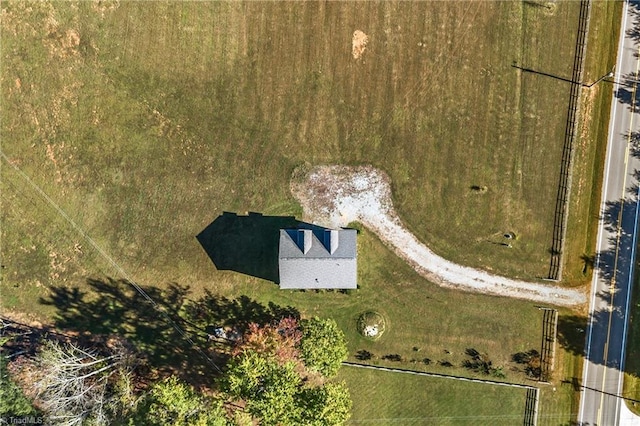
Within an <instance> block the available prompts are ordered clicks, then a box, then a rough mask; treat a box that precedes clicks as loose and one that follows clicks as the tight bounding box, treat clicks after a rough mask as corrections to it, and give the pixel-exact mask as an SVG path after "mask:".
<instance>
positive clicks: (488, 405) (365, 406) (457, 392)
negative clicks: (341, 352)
mask: <svg viewBox="0 0 640 426" xmlns="http://www.w3.org/2000/svg"><path fill="white" fill-rule="evenodd" d="M338 380H344V381H345V382H346V384H347V386H348V387H349V389H350V392H351V398H352V399H353V412H352V416H351V420H350V422H349V424H352V425H361V424H378V425H381V424H403V425H424V424H429V425H515V424H523V421H524V418H525V403H526V394H527V391H526V389H519V388H511V387H505V386H495V385H487V384H481V383H471V382H463V381H458V380H451V379H442V378H435V377H424V376H414V375H410V374H403V373H392V372H387V371H373V370H368V369H361V368H356V367H343V368H342V369H341V370H340V373H339V375H338Z"/></svg>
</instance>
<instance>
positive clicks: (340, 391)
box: [300, 383, 352, 426]
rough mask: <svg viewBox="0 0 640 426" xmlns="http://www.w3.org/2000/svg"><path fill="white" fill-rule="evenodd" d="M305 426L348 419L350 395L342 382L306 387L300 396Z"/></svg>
mask: <svg viewBox="0 0 640 426" xmlns="http://www.w3.org/2000/svg"><path fill="white" fill-rule="evenodd" d="M300 401H301V403H302V404H303V407H302V410H301V412H302V417H301V419H300V420H301V421H300V424H302V425H305V426H335V425H341V424H343V423H344V422H346V421H347V420H348V419H349V416H350V414H351V405H352V403H351V397H350V395H349V390H348V389H347V388H346V386H345V385H344V383H327V384H326V385H324V386H319V387H314V388H306V389H304V390H303V391H302V395H301V398H300Z"/></svg>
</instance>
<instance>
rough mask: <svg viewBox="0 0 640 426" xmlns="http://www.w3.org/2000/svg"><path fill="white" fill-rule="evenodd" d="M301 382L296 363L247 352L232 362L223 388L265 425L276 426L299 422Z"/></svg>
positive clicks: (269, 355) (253, 351) (251, 351)
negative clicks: (297, 398)
mask: <svg viewBox="0 0 640 426" xmlns="http://www.w3.org/2000/svg"><path fill="white" fill-rule="evenodd" d="M301 383H302V378H301V377H300V374H299V373H298V372H297V371H296V364H295V363H294V362H291V361H288V362H285V363H279V362H278V360H277V359H276V358H275V357H274V356H273V355H272V354H264V353H259V352H256V351H255V350H247V351H245V352H244V353H242V354H241V355H239V356H238V357H236V358H235V359H233V360H232V361H231V362H230V366H229V369H228V370H227V372H226V374H225V376H224V377H223V378H222V383H221V385H222V389H223V390H224V391H225V392H226V393H227V394H228V395H229V396H230V397H231V398H233V399H235V400H241V401H244V403H245V404H246V411H248V412H249V413H251V414H252V415H253V416H254V417H255V418H258V419H260V420H261V424H263V425H276V424H296V423H297V419H299V416H300V408H299V406H298V405H297V404H296V397H297V393H298V390H299V387H300V385H301Z"/></svg>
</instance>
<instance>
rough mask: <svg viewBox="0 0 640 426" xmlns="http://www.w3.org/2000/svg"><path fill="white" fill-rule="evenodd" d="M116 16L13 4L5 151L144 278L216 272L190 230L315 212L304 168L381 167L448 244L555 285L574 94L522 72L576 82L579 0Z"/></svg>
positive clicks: (406, 212) (139, 8)
mask: <svg viewBox="0 0 640 426" xmlns="http://www.w3.org/2000/svg"><path fill="white" fill-rule="evenodd" d="M107 5H108V3H100V6H98V5H94V4H93V3H85V2H81V3H79V4H73V5H69V4H66V3H53V4H50V3H44V4H36V3H21V2H16V3H7V4H6V5H5V6H4V9H5V10H7V17H6V19H5V21H6V25H5V28H4V29H3V31H4V35H5V36H4V37H3V53H4V58H3V67H4V69H6V70H7V72H5V73H4V77H3V82H2V84H3V92H4V93H5V95H6V96H5V98H6V100H5V101H4V105H3V106H4V109H5V111H6V118H5V119H4V120H3V122H2V129H3V132H4V134H7V135H11V137H10V138H7V139H6V141H5V144H4V145H3V150H4V151H5V153H6V154H7V155H8V156H9V157H10V158H11V159H12V160H13V161H15V162H17V163H19V165H20V167H22V168H23V170H25V172H27V174H28V175H29V176H31V177H32V178H33V179H34V181H35V182H36V183H37V184H38V185H40V186H41V187H43V189H45V191H46V192H47V193H48V194H49V195H50V196H51V197H52V198H53V199H54V200H57V202H59V203H60V204H61V205H62V207H63V208H64V210H65V211H68V212H70V213H71V215H72V216H73V217H74V218H76V219H78V221H79V222H80V223H81V224H82V225H83V227H85V228H87V229H90V230H92V231H93V232H92V234H93V235H94V236H95V237H96V238H98V239H99V240H100V241H101V242H102V243H103V244H104V245H105V248H106V249H107V250H108V251H109V252H110V253H118V259H119V261H120V262H121V263H122V264H123V266H124V267H125V268H126V269H127V270H129V271H137V272H136V277H137V278H139V279H141V280H148V281H156V280H158V279H164V277H167V276H169V277H171V279H180V280H185V279H188V280H189V281H194V280H196V281H198V282H200V283H204V282H205V281H208V280H209V279H210V277H212V276H215V275H214V274H213V273H212V271H211V270H210V269H209V268H208V265H206V264H205V263H202V262H200V260H201V256H200V248H199V247H198V246H197V245H195V244H193V238H192V237H193V236H194V235H195V234H197V233H198V232H199V231H200V230H201V229H203V228H204V227H205V226H206V225H207V224H208V223H209V222H210V221H211V220H213V219H214V218H215V217H216V216H217V215H218V214H219V213H221V212H222V211H225V210H228V211H239V212H244V211H248V210H251V211H258V212H263V213H271V214H286V213H299V211H298V207H297V206H296V205H295V204H294V203H293V201H292V198H291V195H290V194H289V191H288V181H289V177H290V173H291V171H292V170H293V168H294V167H295V166H297V165H299V164H301V163H303V162H310V163H312V164H317V163H331V162H338V163H348V164H358V163H372V164H374V165H375V166H377V167H380V168H381V169H383V170H385V171H386V172H387V173H389V175H390V176H391V178H392V182H393V190H394V198H395V203H396V205H397V208H398V211H399V213H400V215H401V217H402V219H403V220H404V221H405V222H406V224H407V225H408V227H409V228H410V229H411V230H412V231H413V232H415V233H416V235H418V236H419V237H420V238H421V239H422V240H424V241H426V242H427V243H428V244H429V245H430V246H431V247H433V248H434V250H435V251H436V252H438V253H440V254H442V255H443V256H445V257H447V258H450V259H452V260H455V261H459V262H463V263H465V264H469V265H473V266H482V267H486V268H490V269H491V270H494V271H496V272H500V273H504V274H507V275H511V276H517V277H524V278H529V279H535V278H537V277H542V276H545V274H546V272H547V267H548V260H549V253H548V249H549V246H550V241H551V224H552V220H553V208H554V203H555V195H556V184H557V175H558V172H559V167H560V155H561V141H562V135H563V132H564V126H565V122H564V118H565V115H566V111H565V110H566V105H567V100H568V85H567V84H566V83H565V82H563V81H561V80H556V79H552V78H548V79H546V80H544V77H542V76H539V75H534V74H531V73H523V72H520V71H518V70H517V69H516V68H514V67H513V66H512V65H513V64H514V63H515V64H518V65H521V66H526V67H530V68H535V69H540V70H543V71H544V72H547V73H550V74H557V75H559V76H563V75H569V74H570V70H571V64H572V61H570V60H563V59H562V58H571V57H572V55H573V43H574V40H573V38H574V35H573V31H574V29H573V28H572V27H571V25H568V24H567V23H570V22H576V16H577V12H578V5H577V4H575V3H559V4H558V5H557V7H556V8H554V9H553V10H552V11H551V12H550V11H549V10H548V9H546V8H542V7H536V6H533V5H531V4H528V3H516V2H513V3H483V4H479V3H473V2H472V3H462V2H454V3H452V4H448V3H330V4H327V5H320V4H308V5H305V4H297V3H277V4H273V3H245V4H236V3H218V2H210V3H203V2H195V3H153V6H150V5H149V4H144V3H123V4H120V5H119V6H118V7H114V8H113V9H110V8H109V7H108V6H107ZM355 29H362V30H363V31H365V32H366V33H367V34H368V35H369V37H370V41H369V44H368V46H367V51H366V52H365V55H364V56H363V58H362V59H361V60H359V61H356V60H354V59H353V57H352V56H351V35H352V32H353V31H354V30H355ZM14 34H15V35H14ZM76 43H77V45H76ZM4 173H5V174H10V171H8V170H7V169H6V168H5V171H4ZM472 185H484V186H487V188H488V191H487V192H486V193H485V194H483V195H480V196H475V195H474V194H473V193H472V192H473V191H471V190H470V187H471V186H472ZM17 190H18V191H20V189H17ZM11 191H12V190H11V189H8V190H6V191H5V192H7V193H8V196H10V194H11ZM19 216H22V215H21V214H19ZM7 220H9V219H7ZM11 226H12V227H13V225H11ZM27 226H28V225H27ZM507 231H511V232H514V233H515V234H516V235H517V236H518V239H517V241H516V242H515V244H514V248H513V250H505V249H504V247H503V246H500V245H497V244H492V242H496V241H499V240H500V239H501V238H502V237H501V236H502V234H503V233H504V232H507ZM494 240H495V241H494ZM150 243H152V244H153V246H154V250H148V249H146V248H147V247H148V245H149V244H150ZM37 246H39V245H37ZM4 249H5V251H6V253H7V255H8V256H13V257H16V254H15V253H20V248H19V246H14V245H13V244H12V245H11V246H8V245H7V246H5V248H4ZM579 249H580V250H578V249H576V250H575V253H569V254H568V256H576V257H578V258H579V257H580V256H581V255H583V254H584V251H585V248H584V247H581V248H579ZM40 251H43V250H40ZM20 257H21V258H24V257H25V256H24V255H22V254H21V255H20ZM26 257H29V256H26ZM31 257H34V258H36V259H37V260H33V261H34V262H36V263H42V261H43V260H42V258H43V257H46V254H45V255H44V256H43V253H39V254H33V255H32V256H31ZM8 260H12V259H10V258H9V259H8ZM26 261H27V262H30V261H31V260H26ZM7 263H11V264H15V263H16V261H11V262H7ZM142 266H144V267H145V269H146V271H145V272H142V271H140V269H141V268H142ZM215 278H218V277H215Z"/></svg>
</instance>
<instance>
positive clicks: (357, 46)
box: [351, 30, 369, 59]
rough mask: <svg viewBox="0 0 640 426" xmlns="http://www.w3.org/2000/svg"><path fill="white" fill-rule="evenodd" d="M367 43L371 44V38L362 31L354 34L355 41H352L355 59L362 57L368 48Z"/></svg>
mask: <svg viewBox="0 0 640 426" xmlns="http://www.w3.org/2000/svg"><path fill="white" fill-rule="evenodd" d="M367 43H369V36H367V35H366V34H365V33H363V32H362V31H360V30H355V31H354V32H353V39H352V40H351V54H352V55H353V59H360V58H361V57H362V55H363V54H364V51H365V49H366V48H367Z"/></svg>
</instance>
